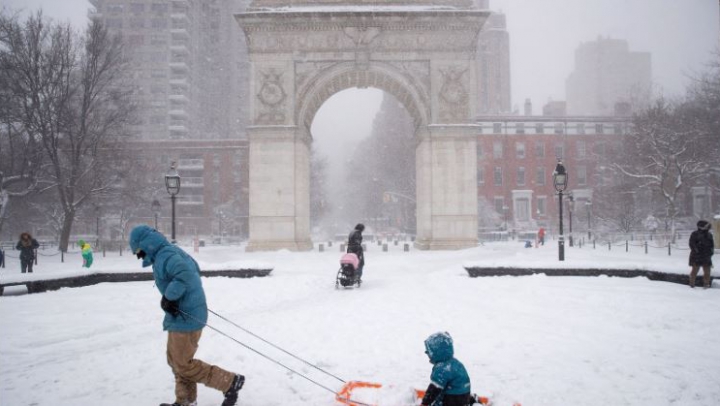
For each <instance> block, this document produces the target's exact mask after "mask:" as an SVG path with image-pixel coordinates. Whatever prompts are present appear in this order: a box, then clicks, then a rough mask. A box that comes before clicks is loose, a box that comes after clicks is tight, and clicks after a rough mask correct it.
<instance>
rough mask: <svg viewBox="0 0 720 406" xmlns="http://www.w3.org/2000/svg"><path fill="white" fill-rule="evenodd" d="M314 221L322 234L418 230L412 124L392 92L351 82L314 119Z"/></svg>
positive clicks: (314, 232)
mask: <svg viewBox="0 0 720 406" xmlns="http://www.w3.org/2000/svg"><path fill="white" fill-rule="evenodd" d="M310 128H311V130H310V132H311V136H312V153H311V163H310V165H311V169H310V176H311V179H310V226H311V234H312V239H313V240H317V241H323V240H329V239H333V238H335V237H336V236H337V238H338V239H340V238H344V237H346V235H345V234H347V233H348V232H349V230H350V229H351V228H352V226H354V225H355V224H356V223H358V222H362V223H364V224H365V225H366V227H367V230H366V234H368V235H373V236H397V237H399V236H402V235H406V234H415V228H416V222H415V205H416V199H415V172H416V168H415V146H416V140H415V137H414V136H415V132H416V129H415V126H414V120H413V118H412V117H411V116H410V113H409V112H408V111H407V109H406V108H405V106H404V104H403V103H401V102H400V101H398V100H397V99H396V98H395V97H394V96H393V95H391V94H389V93H387V92H385V91H382V90H380V89H375V88H369V89H358V88H350V89H345V90H341V91H339V92H337V93H335V94H334V95H332V96H330V97H329V98H328V99H327V100H326V101H325V102H324V103H323V104H322V105H321V106H320V108H319V109H318V110H317V112H316V114H315V116H314V117H313V119H312V125H311V127H310Z"/></svg>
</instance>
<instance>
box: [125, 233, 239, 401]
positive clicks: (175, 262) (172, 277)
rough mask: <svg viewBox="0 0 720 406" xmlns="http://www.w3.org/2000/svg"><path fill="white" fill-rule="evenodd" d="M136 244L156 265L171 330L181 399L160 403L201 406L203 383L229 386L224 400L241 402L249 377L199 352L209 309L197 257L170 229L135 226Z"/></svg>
mask: <svg viewBox="0 0 720 406" xmlns="http://www.w3.org/2000/svg"><path fill="white" fill-rule="evenodd" d="M130 249H131V250H132V252H133V253H134V254H135V255H136V256H137V258H138V259H142V261H143V262H142V266H143V267H148V266H150V265H152V272H153V278H154V279H155V285H156V286H157V288H158V290H159V291H160V294H161V295H162V300H161V301H160V307H161V308H162V309H163V311H165V319H164V320H163V329H164V330H166V331H167V332H168V340H167V362H168V365H170V368H171V369H172V371H173V374H174V375H175V403H172V404H169V403H162V404H161V405H160V406H196V405H197V384H198V383H202V384H203V385H205V386H208V387H210V388H213V389H217V390H219V391H221V392H223V394H224V396H225V399H224V400H223V402H222V406H233V405H235V404H236V403H237V399H238V392H239V391H240V389H241V388H242V387H243V384H244V383H245V377H244V376H243V375H240V374H236V373H233V372H228V371H226V370H224V369H222V368H220V367H218V366H215V365H210V364H207V363H205V362H203V361H201V360H199V359H196V358H195V352H196V351H197V349H198V342H199V341H200V336H201V335H202V329H203V327H205V323H206V322H207V317H208V310H207V303H206V301H205V291H204V290H203V287H202V281H201V280H200V267H199V266H198V264H197V262H195V260H194V259H193V258H192V257H191V256H190V255H188V254H187V253H186V252H185V251H183V250H182V249H180V248H179V247H178V246H176V245H174V244H171V243H170V242H169V241H168V240H167V238H165V236H164V235H162V234H161V233H160V232H158V231H157V230H155V229H153V228H152V227H150V226H147V225H140V226H137V227H135V228H134V229H133V230H132V231H131V232H130Z"/></svg>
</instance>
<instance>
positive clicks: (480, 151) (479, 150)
mask: <svg viewBox="0 0 720 406" xmlns="http://www.w3.org/2000/svg"><path fill="white" fill-rule="evenodd" d="M482 158H483V144H482V142H480V141H478V142H477V159H482Z"/></svg>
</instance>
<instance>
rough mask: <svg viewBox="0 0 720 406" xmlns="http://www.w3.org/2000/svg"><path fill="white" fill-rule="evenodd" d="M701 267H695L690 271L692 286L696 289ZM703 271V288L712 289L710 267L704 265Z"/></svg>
mask: <svg viewBox="0 0 720 406" xmlns="http://www.w3.org/2000/svg"><path fill="white" fill-rule="evenodd" d="M700 267H701V265H693V266H692V270H691V271H690V286H692V287H695V277H696V276H697V274H698V271H699V270H700ZM702 269H703V286H705V287H706V288H709V287H710V265H702Z"/></svg>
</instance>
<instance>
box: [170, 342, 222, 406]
mask: <svg viewBox="0 0 720 406" xmlns="http://www.w3.org/2000/svg"><path fill="white" fill-rule="evenodd" d="M200 335H202V330H197V331H191V332H187V333H181V332H176V331H169V332H168V342H167V362H168V365H170V368H172V371H173V374H175V402H177V403H180V404H185V403H190V402H194V401H196V400H197V384H198V383H201V384H203V385H205V386H208V387H210V388H213V389H217V390H219V391H221V392H227V390H228V389H230V385H231V384H232V381H233V378H235V374H233V373H232V372H228V371H226V370H224V369H222V368H220V367H217V366H215V365H209V364H207V363H205V362H203V361H200V360H199V359H195V358H194V357H195V352H196V351H197V349H198V342H199V341H200Z"/></svg>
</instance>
